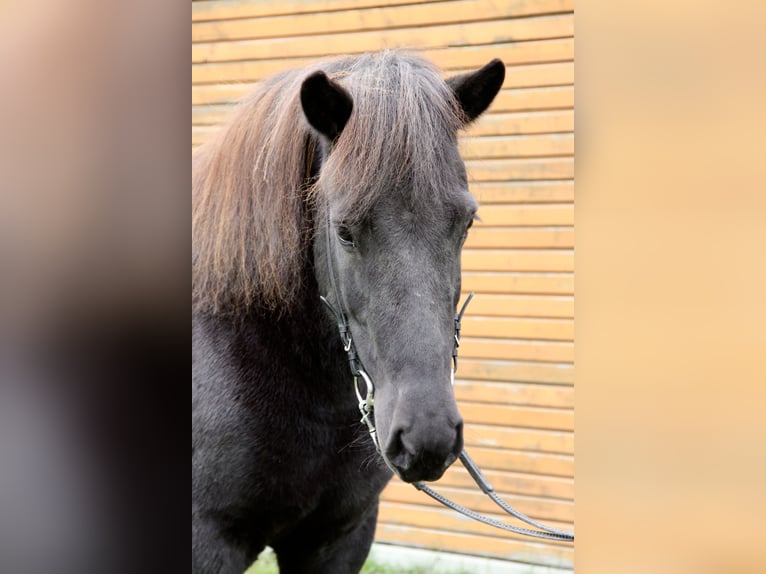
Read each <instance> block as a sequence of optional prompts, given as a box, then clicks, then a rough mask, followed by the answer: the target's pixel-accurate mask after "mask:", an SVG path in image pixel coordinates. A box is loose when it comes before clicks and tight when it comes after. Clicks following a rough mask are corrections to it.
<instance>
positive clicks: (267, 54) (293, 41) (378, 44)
mask: <svg viewBox="0 0 766 574" xmlns="http://www.w3.org/2000/svg"><path fill="white" fill-rule="evenodd" d="M572 36H574V18H573V16H572V15H571V14H563V15H554V16H536V17H531V18H518V19H511V20H496V21H490V22H472V23H467V24H449V25H436V26H423V27H418V28H394V29H391V30H373V31H366V32H365V31H363V32H348V33H339V34H323V35H316V36H300V37H290V38H269V39H258V40H237V41H230V42H213V43H198V44H193V45H192V62H194V63H200V62H223V61H234V60H264V59H273V58H289V57H308V56H324V57H327V56H332V55H340V54H354V53H360V52H369V51H373V50H380V49H383V48H399V47H403V46H404V47H408V48H445V47H447V46H461V45H462V46H465V45H470V44H489V43H507V42H520V41H524V40H542V39H552V38H567V37H572Z"/></svg>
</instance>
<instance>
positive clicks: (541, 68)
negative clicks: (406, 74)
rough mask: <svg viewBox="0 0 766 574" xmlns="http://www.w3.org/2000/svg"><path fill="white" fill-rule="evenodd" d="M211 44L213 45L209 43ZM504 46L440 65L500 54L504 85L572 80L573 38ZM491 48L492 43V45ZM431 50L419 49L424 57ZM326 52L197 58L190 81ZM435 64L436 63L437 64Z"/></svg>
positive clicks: (258, 74) (219, 78)
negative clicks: (222, 59)
mask: <svg viewBox="0 0 766 574" xmlns="http://www.w3.org/2000/svg"><path fill="white" fill-rule="evenodd" d="M210 46H211V47H213V46H216V45H215V44H211V45H210ZM509 46H513V50H512V51H511V49H510V47H509V48H506V49H503V48H497V49H495V50H494V51H493V52H492V53H491V54H492V55H490V53H489V52H486V55H487V56H489V57H485V52H480V53H479V54H478V55H475V54H471V58H469V57H464V58H462V59H461V62H460V65H456V64H454V63H446V61H445V65H442V66H439V67H440V68H441V69H442V72H443V74H444V75H445V76H453V75H456V74H460V73H464V72H466V71H469V70H477V69H479V68H480V67H482V66H483V65H485V64H486V63H487V62H489V61H490V60H491V59H493V58H500V59H501V60H503V62H504V63H505V65H506V79H505V82H504V84H503V85H504V87H505V89H510V88H517V89H518V88H529V87H531V86H566V85H569V84H572V83H573V81H574V65H573V63H572V58H573V41H572V39H571V38H568V39H557V40H535V41H530V42H518V43H514V44H510V45H509ZM493 48H494V46H493ZM430 53H431V52H430V51H428V50H425V51H421V54H422V55H423V56H424V57H425V58H426V59H427V60H433V59H432V58H430V57H429V54H430ZM328 59H332V58H328V57H327V56H326V55H325V54H322V53H321V52H320V54H319V55H318V56H316V55H312V56H296V57H292V58H274V59H247V60H235V61H228V62H198V63H196V64H193V65H192V83H193V84H203V83H208V84H210V83H223V82H257V81H260V80H263V79H265V78H268V77H269V76H271V75H273V74H276V73H279V72H283V71H285V70H293V69H298V68H302V67H304V66H307V65H309V64H312V63H315V62H321V61H325V60H328ZM437 65H438V64H437Z"/></svg>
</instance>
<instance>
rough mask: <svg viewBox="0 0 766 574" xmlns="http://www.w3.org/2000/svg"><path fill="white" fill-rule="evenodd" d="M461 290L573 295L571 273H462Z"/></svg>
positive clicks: (572, 276)
mask: <svg viewBox="0 0 766 574" xmlns="http://www.w3.org/2000/svg"><path fill="white" fill-rule="evenodd" d="M462 277H463V290H464V291H466V292H470V291H475V292H477V293H497V294H531V293H535V294H546V293H547V294H551V295H571V294H573V293H574V275H573V274H572V273H518V272H506V271H483V272H475V271H466V270H464V271H463V276H462Z"/></svg>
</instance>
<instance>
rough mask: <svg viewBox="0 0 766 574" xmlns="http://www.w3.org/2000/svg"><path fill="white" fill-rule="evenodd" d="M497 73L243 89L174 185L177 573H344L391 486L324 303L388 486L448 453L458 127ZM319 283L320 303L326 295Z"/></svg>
mask: <svg viewBox="0 0 766 574" xmlns="http://www.w3.org/2000/svg"><path fill="white" fill-rule="evenodd" d="M504 75H505V67H504V65H503V63H502V62H500V61H499V60H494V61H492V62H490V63H489V64H487V65H486V66H485V67H483V68H482V69H480V70H478V71H476V72H473V73H468V74H464V75H460V76H457V77H454V78H452V79H449V80H447V81H445V80H443V79H442V78H441V76H440V74H439V73H438V71H437V70H436V69H435V68H434V67H433V66H432V65H430V64H429V63H428V62H426V61H424V60H423V59H421V58H419V57H417V56H414V55H410V54H406V53H401V52H395V51H384V52H380V53H375V54H367V55H362V56H358V57H352V58H346V59H341V60H337V61H332V62H327V63H324V64H318V65H314V66H311V67H309V68H306V69H302V70H296V71H291V72H287V73H283V74H280V75H278V76H275V77H274V78H272V79H270V80H267V81H264V82H263V83H262V84H261V85H259V86H258V87H257V88H256V90H255V92H254V93H253V94H251V95H250V96H249V97H247V98H246V99H245V100H244V101H243V102H242V103H241V105H240V106H238V108H237V111H236V112H235V113H234V116H233V118H232V120H231V121H230V122H229V124H228V125H227V126H226V127H225V128H224V129H222V130H221V132H220V133H219V134H218V135H217V137H216V138H215V139H214V140H212V141H210V142H209V143H207V144H206V145H205V146H203V148H201V149H200V150H199V152H198V153H197V155H196V157H195V159H194V167H193V232H192V236H193V252H192V258H193V271H194V274H193V299H194V308H193V316H192V565H193V567H192V569H193V571H194V572H200V573H202V572H205V573H207V572H227V573H228V572H243V571H244V570H245V569H247V567H248V566H249V565H250V564H251V563H252V561H253V560H254V559H255V558H256V557H257V556H258V554H259V552H260V551H261V550H262V549H263V548H264V547H265V546H267V545H268V546H271V547H272V548H273V549H274V551H275V552H276V555H277V559H278V562H279V566H280V570H281V571H282V572H331V573H334V574H338V573H345V572H358V571H359V569H360V568H361V566H362V564H363V562H364V560H365V558H366V556H367V554H368V552H369V548H370V545H371V543H372V540H373V536H374V532H375V523H376V518H377V510H378V500H379V495H380V492H381V490H382V489H383V487H384V486H385V485H386V483H387V482H388V481H389V479H390V478H391V476H392V473H391V470H389V467H388V466H387V465H386V464H385V463H384V458H383V457H381V456H380V454H378V452H376V449H375V446H374V443H373V441H372V440H371V438H370V435H369V434H368V433H367V428H366V427H365V426H364V425H363V424H361V423H360V420H359V418H360V417H359V410H358V401H357V398H356V395H355V393H354V389H353V382H352V381H353V378H352V376H351V372H350V370H349V362H348V358H347V355H346V352H345V351H344V345H343V342H342V340H341V337H339V335H338V327H337V321H336V318H335V317H334V316H333V314H332V313H330V312H328V310H327V309H326V308H325V307H324V306H323V305H322V302H321V301H320V295H324V296H326V297H327V299H328V300H329V301H330V302H331V304H332V305H333V306H335V307H336V310H339V311H341V312H343V313H344V314H345V315H346V316H347V319H348V328H349V329H350V333H351V336H352V337H353V344H354V350H355V351H356V352H357V353H358V355H359V358H360V360H361V362H362V363H363V364H364V367H365V369H366V373H369V375H370V377H371V379H372V380H373V381H374V383H375V390H376V394H375V410H374V413H375V425H376V427H377V436H378V441H379V445H380V450H381V452H382V453H383V454H384V456H385V458H386V459H387V461H388V464H389V465H390V467H391V468H393V469H394V470H395V471H396V473H397V474H398V475H399V476H400V477H401V478H402V479H403V480H405V481H407V482H415V481H420V480H429V481H430V480H437V479H438V478H440V477H441V476H442V474H443V473H444V471H445V470H446V469H447V467H449V465H450V464H452V463H453V462H454V461H455V459H456V457H457V456H458V455H459V453H460V451H461V449H462V445H463V437H462V419H461V417H460V414H459V412H458V410H457V406H456V404H455V398H454V395H453V390H452V387H451V385H450V368H451V352H452V348H453V344H454V313H455V307H456V304H457V302H458V299H459V297H460V251H461V248H462V245H463V242H464V240H465V237H466V233H467V230H468V228H469V227H470V225H471V222H472V221H473V219H474V217H475V214H476V209H477V204H476V201H475V200H474V198H473V197H472V196H471V194H470V193H469V191H468V185H467V181H466V173H465V167H464V165H463V162H462V160H461V158H460V156H459V154H458V146H457V134H458V131H459V130H460V129H461V128H462V127H463V126H465V125H466V124H468V123H469V122H471V121H473V120H474V119H475V118H476V117H477V116H479V114H481V113H482V112H483V111H484V110H485V109H486V108H487V107H488V106H489V104H490V103H491V101H492V100H493V98H494V97H495V95H496V94H497V92H498V90H499V89H500V87H501V85H502V83H503V79H504ZM333 283H335V285H333Z"/></svg>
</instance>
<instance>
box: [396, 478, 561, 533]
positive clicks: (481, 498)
mask: <svg viewBox="0 0 766 574" xmlns="http://www.w3.org/2000/svg"><path fill="white" fill-rule="evenodd" d="M432 486H433V488H434V489H435V490H438V491H439V492H440V493H441V494H444V496H446V497H447V498H449V499H450V500H454V501H455V502H457V503H458V504H460V505H462V506H465V507H466V508H470V509H471V510H475V511H476V512H481V513H486V514H490V515H495V517H496V518H497V519H498V520H501V521H509V522H512V521H513V519H512V518H510V517H506V515H505V514H504V513H503V511H502V510H501V509H500V508H498V507H497V506H496V505H495V503H494V502H493V501H492V500H491V499H490V498H488V497H487V496H485V495H484V493H483V492H481V490H479V489H478V488H475V489H467V490H466V489H463V488H451V487H447V486H441V485H440V484H439V483H436V484H434V485H432ZM382 498H383V499H384V500H385V501H386V503H387V505H389V506H395V505H396V506H399V505H405V504H406V505H408V506H417V507H419V508H420V509H422V510H426V509H429V510H432V511H433V509H436V510H438V511H439V512H440V513H441V512H442V511H444V512H445V514H449V515H451V516H455V517H456V518H457V517H458V516H459V515H458V514H457V513H456V512H454V511H451V510H449V509H447V508H444V507H443V506H442V505H441V504H439V503H438V502H437V501H435V500H433V499H431V498H430V497H428V496H426V495H425V494H423V493H422V492H418V491H417V490H416V489H415V488H414V487H413V486H412V485H411V484H407V483H405V482H402V481H401V480H392V481H391V482H390V483H389V484H388V486H387V487H386V490H385V491H384V492H383V496H382ZM505 498H506V499H507V501H508V502H509V503H510V504H511V505H512V506H513V507H514V508H516V509H517V510H518V511H519V512H523V513H524V514H526V515H527V516H530V517H531V518H536V519H538V520H544V521H546V522H547V521H555V522H556V525H553V524H551V526H554V528H556V527H559V528H571V526H572V522H573V519H574V502H573V501H571V500H560V499H550V498H548V499H546V498H537V497H533V496H519V495H513V496H506V497H505ZM400 510H405V509H404V508H400ZM403 518H404V516H400V517H396V516H391V517H390V519H389V520H388V521H390V522H397V523H400V524H407V523H410V524H412V522H410V521H405V520H403ZM458 520H459V521H460V522H464V521H463V519H462V517H461V518H458ZM444 529H445V530H449V528H448V527H447V526H446V524H445V526H444Z"/></svg>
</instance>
